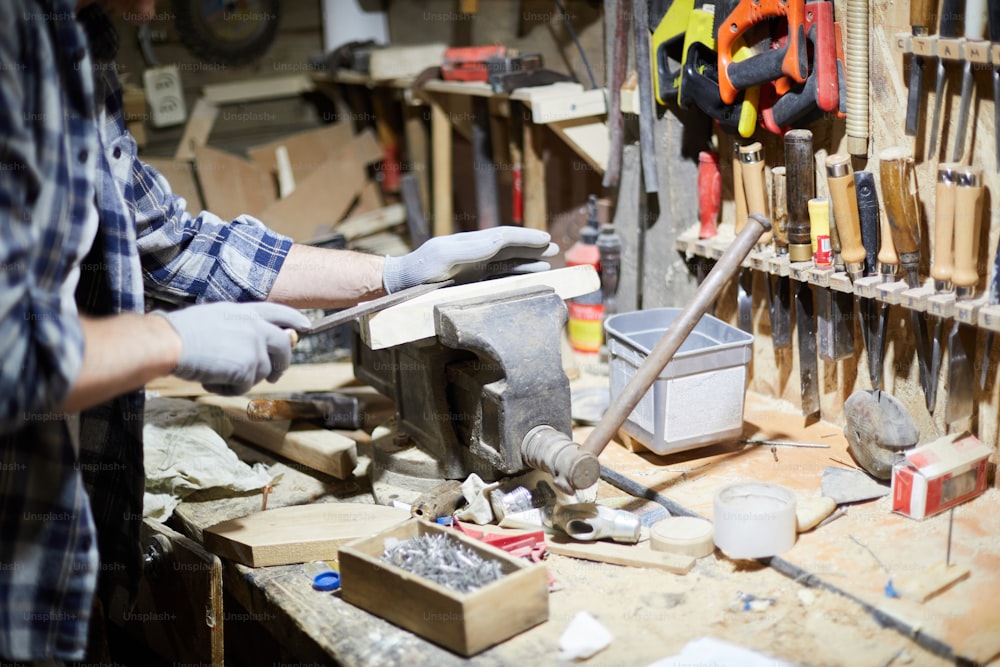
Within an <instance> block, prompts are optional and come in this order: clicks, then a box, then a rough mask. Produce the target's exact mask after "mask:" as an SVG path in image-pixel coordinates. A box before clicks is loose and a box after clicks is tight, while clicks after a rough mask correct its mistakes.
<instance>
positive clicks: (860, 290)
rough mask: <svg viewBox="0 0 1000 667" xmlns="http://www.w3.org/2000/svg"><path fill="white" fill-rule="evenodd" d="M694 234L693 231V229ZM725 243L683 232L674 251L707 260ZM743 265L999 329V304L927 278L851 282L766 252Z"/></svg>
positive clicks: (756, 253)
mask: <svg viewBox="0 0 1000 667" xmlns="http://www.w3.org/2000/svg"><path fill="white" fill-rule="evenodd" d="M694 233H695V234H697V229H695V230H694ZM729 242H730V241H729V240H721V239H699V238H697V237H696V236H695V237H694V238H692V237H691V236H690V235H685V236H681V237H680V238H678V239H677V250H678V251H679V252H681V253H685V254H690V255H696V256H698V257H705V258H707V259H718V258H719V257H721V256H722V253H723V252H725V249H726V247H727V246H728V245H729ZM743 265H744V266H745V267H747V268H752V269H754V270H757V271H761V272H764V273H769V274H771V275H775V276H787V277H790V278H792V279H793V280H797V281H802V282H807V283H809V284H811V285H816V286H817V287H820V288H824V289H832V290H835V291H838V292H846V293H853V294H854V295H855V296H857V297H859V298H866V299H876V300H877V301H880V302H883V303H888V304H890V305H893V306H903V307H904V308H908V309H909V310H916V311H919V312H922V313H928V314H930V315H934V316H936V317H941V318H945V319H947V318H952V317H953V318H955V319H956V320H958V321H959V322H962V323H963V324H968V325H970V326H976V327H979V328H980V329H984V330H987V331H996V332H1000V306H991V305H988V304H987V297H986V295H985V294H982V295H980V296H978V297H977V298H975V299H969V300H968V301H957V300H956V299H955V295H954V293H949V294H937V293H935V292H934V289H933V281H931V280H929V279H928V280H927V281H926V282H925V284H924V285H922V286H921V287H918V288H912V289H911V288H910V287H908V286H907V284H906V282H905V281H903V280H897V281H894V282H888V283H886V282H882V279H881V278H880V277H878V276H871V277H866V278H861V279H859V280H857V281H856V282H854V283H853V284H852V283H851V281H850V278H848V276H847V274H846V273H844V272H843V271H835V270H834V269H832V268H820V267H816V266H815V265H814V264H813V263H812V262H789V261H788V256H787V255H784V256H779V255H776V254H775V253H773V252H769V251H753V252H751V253H750V256H749V257H748V258H747V259H746V260H745V261H744V262H743Z"/></svg>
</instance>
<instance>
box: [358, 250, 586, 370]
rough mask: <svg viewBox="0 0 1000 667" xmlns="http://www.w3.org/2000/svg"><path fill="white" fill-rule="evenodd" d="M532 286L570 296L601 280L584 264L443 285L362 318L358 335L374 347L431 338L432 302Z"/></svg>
mask: <svg viewBox="0 0 1000 667" xmlns="http://www.w3.org/2000/svg"><path fill="white" fill-rule="evenodd" d="M534 286H548V287H552V288H553V289H554V290H555V291H556V293H557V294H558V295H559V296H560V298H563V299H569V298H572V297H574V296H580V295H582V294H589V293H590V292H593V291H595V290H598V289H600V287H601V280H600V278H599V277H598V276H597V272H596V271H594V267H592V266H589V265H584V266H572V267H567V268H565V269H555V270H553V271H543V272H541V273H530V274H526V275H521V276H510V277H507V278H498V279H496V280H487V281H484V282H480V283H472V284H469V285H456V286H455V287H445V288H442V289H439V290H436V291H434V292H430V293H429V294H424V295H422V296H418V297H417V298H415V299H410V300H409V301H406V302H404V303H401V304H399V305H397V306H393V307H391V308H386V309H385V310H382V311H379V312H378V313H375V314H374V315H370V316H368V317H363V318H361V319H360V320H359V324H360V325H361V338H362V339H363V340H364V341H365V344H366V345H368V346H369V347H370V348H372V349H373V350H380V349H383V348H386V347H392V346H394V345H401V344H403V343H409V342H411V341H415V340H421V339H424V338H430V337H432V336H434V335H435V330H434V306H437V305H440V304H445V303H449V302H453V301H463V300H465V299H472V298H476V297H479V298H482V299H483V300H486V299H488V298H489V297H491V296H493V295H496V294H499V293H501V292H505V291H511V290H517V289H521V288H524V287H534Z"/></svg>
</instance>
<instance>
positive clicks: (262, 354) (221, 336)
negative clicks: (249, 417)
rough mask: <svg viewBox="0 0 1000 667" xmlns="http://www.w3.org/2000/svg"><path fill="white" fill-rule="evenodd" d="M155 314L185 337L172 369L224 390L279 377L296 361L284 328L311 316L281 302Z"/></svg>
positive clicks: (233, 393)
mask: <svg viewBox="0 0 1000 667" xmlns="http://www.w3.org/2000/svg"><path fill="white" fill-rule="evenodd" d="M156 314H158V315H161V316H163V317H165V318H166V319H167V321H168V322H170V324H171V326H173V327H174V329H175V330H176V331H177V333H178V335H179V336H180V338H181V357H180V361H178V363H177V368H175V369H174V372H173V374H174V375H176V376H177V377H179V378H182V379H184V380H194V381H196V382H201V383H202V385H203V386H204V387H205V389H206V390H208V391H211V392H213V393H216V394H222V395H224V396H238V395H240V394H245V393H246V392H248V391H249V390H250V388H251V387H253V386H254V385H255V384H257V383H258V382H260V381H261V380H263V379H264V378H267V380H268V382H274V381H275V380H277V379H278V378H279V377H281V374H282V373H284V372H285V371H286V370H287V369H288V366H289V364H291V361H292V345H291V338H290V337H289V334H288V332H287V331H285V328H291V329H301V328H304V327H306V326H308V325H309V318H308V317H306V316H305V315H303V314H302V313H300V312H299V311H297V310H295V309H294V308H289V307H288V306H282V305H280V304H277V303H207V304H202V305H199V306H191V307H189V308H184V309H183V310H177V311H174V312H170V313H164V312H157V313H156Z"/></svg>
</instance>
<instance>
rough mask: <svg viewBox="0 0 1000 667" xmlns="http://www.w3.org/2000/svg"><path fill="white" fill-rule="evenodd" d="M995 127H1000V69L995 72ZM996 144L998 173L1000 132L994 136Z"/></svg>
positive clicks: (999, 170)
mask: <svg viewBox="0 0 1000 667" xmlns="http://www.w3.org/2000/svg"><path fill="white" fill-rule="evenodd" d="M993 127H995V128H997V127H1000V69H995V70H993ZM994 141H995V142H996V159H997V172H1000V132H996V133H995V136H994Z"/></svg>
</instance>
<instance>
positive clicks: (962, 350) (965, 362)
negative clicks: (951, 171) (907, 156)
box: [944, 167, 983, 424]
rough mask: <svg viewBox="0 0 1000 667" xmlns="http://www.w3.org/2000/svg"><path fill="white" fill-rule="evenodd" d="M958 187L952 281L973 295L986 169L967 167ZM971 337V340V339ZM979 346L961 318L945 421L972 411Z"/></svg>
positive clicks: (954, 331)
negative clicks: (975, 356) (974, 356)
mask: <svg viewBox="0 0 1000 667" xmlns="http://www.w3.org/2000/svg"><path fill="white" fill-rule="evenodd" d="M956 176H957V184H956V185H957V187H956V188H955V270H954V271H953V272H952V277H951V281H952V283H953V284H954V285H955V298H956V299H958V300H959V301H965V300H968V299H971V298H972V297H973V296H974V295H975V292H976V284H977V283H978V282H979V272H978V270H977V264H976V260H977V258H978V256H979V223H980V219H981V217H982V213H983V181H982V170H981V169H979V168H977V167H963V168H962V169H960V170H959V171H958V172H957V174H956ZM970 339H971V340H970ZM974 350H975V330H973V329H972V328H971V327H968V326H964V325H963V324H962V323H961V322H960V321H959V320H958V318H956V319H955V324H954V325H953V326H952V328H951V335H950V336H949V337H948V407H947V408H946V411H945V417H944V420H945V423H947V424H954V423H955V422H957V421H959V420H962V419H965V418H966V417H969V416H971V415H972V405H973V386H972V384H973V379H972V363H971V362H970V360H969V352H970V351H972V352H973V354H974V353H975V352H974Z"/></svg>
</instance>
